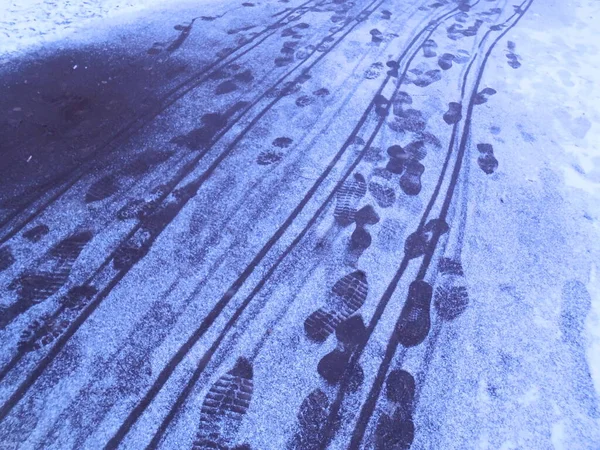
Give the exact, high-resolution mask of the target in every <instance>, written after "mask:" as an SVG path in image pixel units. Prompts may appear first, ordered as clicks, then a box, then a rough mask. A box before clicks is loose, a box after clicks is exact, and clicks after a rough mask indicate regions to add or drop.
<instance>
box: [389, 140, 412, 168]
mask: <svg viewBox="0 0 600 450" xmlns="http://www.w3.org/2000/svg"><path fill="white" fill-rule="evenodd" d="M387 153H388V155H389V156H390V159H389V161H388V163H387V165H386V167H385V168H386V170H387V171H388V172H390V173H395V174H398V175H400V174H401V173H402V172H404V169H405V167H406V163H407V162H408V160H409V159H410V157H409V156H408V154H407V153H406V152H405V151H404V149H403V148H402V147H400V146H399V145H392V146H391V147H389V148H388V149H387Z"/></svg>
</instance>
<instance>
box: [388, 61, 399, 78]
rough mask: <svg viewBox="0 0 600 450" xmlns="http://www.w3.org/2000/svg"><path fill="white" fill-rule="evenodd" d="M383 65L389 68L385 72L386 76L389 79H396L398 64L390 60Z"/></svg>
mask: <svg viewBox="0 0 600 450" xmlns="http://www.w3.org/2000/svg"><path fill="white" fill-rule="evenodd" d="M385 65H386V66H388V67H389V68H390V70H388V71H387V74H388V75H389V76H390V77H394V78H398V76H399V73H398V69H399V68H400V66H399V65H398V62H397V61H393V60H392V61H388V62H387V63H385Z"/></svg>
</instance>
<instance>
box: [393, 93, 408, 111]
mask: <svg viewBox="0 0 600 450" xmlns="http://www.w3.org/2000/svg"><path fill="white" fill-rule="evenodd" d="M412 102H413V100H412V97H411V96H410V94H408V93H406V92H404V91H400V92H398V93H397V94H396V97H395V98H394V102H393V104H392V108H393V112H394V115H396V116H402V114H403V113H404V105H412Z"/></svg>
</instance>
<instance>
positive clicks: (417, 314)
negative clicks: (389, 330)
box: [395, 280, 433, 347]
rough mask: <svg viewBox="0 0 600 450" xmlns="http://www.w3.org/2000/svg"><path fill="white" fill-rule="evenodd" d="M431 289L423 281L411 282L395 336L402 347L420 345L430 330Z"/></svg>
mask: <svg viewBox="0 0 600 450" xmlns="http://www.w3.org/2000/svg"><path fill="white" fill-rule="evenodd" d="M432 293H433V289H432V287H431V285H430V284H429V283H427V282H425V281H423V280H418V281H413V282H412V283H411V284H410V287H409V288H408V297H407V299H406V302H405V303H404V306H403V307H402V312H401V313H400V322H399V323H398V327H397V328H396V331H395V332H396V336H397V338H398V340H399V341H400V343H401V344H402V345H403V346H404V347H415V346H417V345H419V344H420V343H422V342H423V341H424V340H425V338H426V337H427V335H428V334H429V330H430V328H431V319H430V317H429V313H430V305H431V297H432Z"/></svg>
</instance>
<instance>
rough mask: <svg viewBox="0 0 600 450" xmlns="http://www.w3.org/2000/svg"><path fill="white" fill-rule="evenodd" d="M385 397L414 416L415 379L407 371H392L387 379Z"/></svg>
mask: <svg viewBox="0 0 600 450" xmlns="http://www.w3.org/2000/svg"><path fill="white" fill-rule="evenodd" d="M385 396H386V397H387V399H388V400H389V401H391V402H394V403H396V404H398V405H400V406H401V407H402V408H403V409H404V410H405V411H406V412H408V413H411V414H412V411H413V401H414V399H415V379H414V377H413V376H412V375H411V374H410V373H408V372H407V371H406V370H402V369H395V370H392V371H391V372H390V374H389V375H388V377H387V382H386V390H385Z"/></svg>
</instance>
